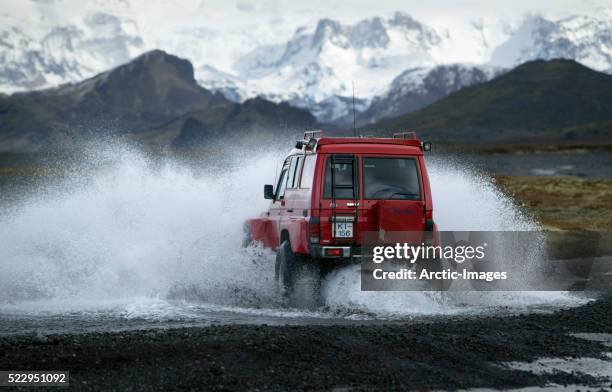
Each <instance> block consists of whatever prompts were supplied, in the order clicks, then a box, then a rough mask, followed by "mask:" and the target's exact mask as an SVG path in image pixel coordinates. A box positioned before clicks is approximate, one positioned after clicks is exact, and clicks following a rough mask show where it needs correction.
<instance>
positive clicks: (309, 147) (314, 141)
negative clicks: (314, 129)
mask: <svg viewBox="0 0 612 392" xmlns="http://www.w3.org/2000/svg"><path fill="white" fill-rule="evenodd" d="M316 146H317V139H315V138H314V137H313V138H310V140H309V141H308V144H306V149H307V150H314V149H315V147H316Z"/></svg>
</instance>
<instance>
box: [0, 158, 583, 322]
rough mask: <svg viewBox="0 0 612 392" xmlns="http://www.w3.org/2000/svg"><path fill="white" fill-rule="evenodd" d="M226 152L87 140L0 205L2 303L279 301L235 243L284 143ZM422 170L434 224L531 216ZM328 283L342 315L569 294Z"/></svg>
mask: <svg viewBox="0 0 612 392" xmlns="http://www.w3.org/2000/svg"><path fill="white" fill-rule="evenodd" d="M229 156H231V157H232V158H231V159H230V160H228V161H225V162H217V163H216V164H214V165H211V166H209V167H207V168H205V169H203V170H199V171H198V170H193V169H192V168H188V167H186V166H184V165H181V164H178V163H176V162H171V161H166V162H162V163H160V162H156V161H152V160H149V159H147V157H146V155H144V154H142V153H139V152H137V151H134V150H132V149H130V148H126V147H121V146H120V147H117V146H110V147H106V148H96V149H93V150H90V151H88V153H87V154H85V155H84V156H83V158H82V162H81V163H80V165H79V167H81V168H84V169H82V170H81V171H75V172H73V173H72V175H71V178H69V179H67V180H65V181H62V182H61V184H59V185H56V186H42V187H40V188H39V189H38V191H37V192H36V193H35V194H33V195H31V196H30V197H28V198H25V199H24V200H23V202H22V203H20V204H19V205H18V206H16V207H13V208H10V209H5V210H4V211H1V212H0V239H1V241H2V243H1V246H0V260H1V263H0V312H5V313H6V312H19V311H23V312H26V313H28V312H36V311H37V309H38V310H39V311H40V310H44V309H49V308H51V309H55V310H56V311H59V310H60V309H63V308H65V309H66V310H67V311H74V306H77V307H78V305H75V303H80V304H83V305H82V307H83V308H84V309H91V307H92V304H95V303H100V304H102V305H101V306H102V307H103V308H104V309H112V312H115V313H118V314H119V315H120V316H121V317H130V316H129V315H130V314H138V315H143V314H146V313H147V309H148V308H147V307H150V313H151V314H155V315H158V314H159V313H160V312H161V313H164V314H169V315H170V317H172V316H171V315H172V314H173V313H172V312H173V311H172V309H174V310H175V311H176V312H177V314H185V309H186V306H187V305H185V304H186V303H187V304H194V303H195V304H207V305H210V306H230V307H235V308H237V309H241V311H244V310H245V309H249V311H250V310H251V309H268V310H269V309H279V301H278V298H277V296H276V294H275V290H274V288H275V285H274V282H273V281H272V280H273V264H274V255H273V253H272V252H271V251H269V250H264V249H261V248H257V247H254V248H249V249H247V250H243V249H241V247H240V243H241V239H242V231H241V230H242V222H243V221H244V220H245V219H246V218H248V217H252V216H257V214H259V213H261V212H263V211H265V209H266V208H267V202H266V201H265V200H264V199H263V197H262V195H261V188H262V184H264V183H271V182H272V181H273V177H274V172H275V170H276V169H277V162H278V161H279V160H280V159H282V155H281V154H279V153H276V152H269V153H256V154H254V153H250V154H248V155H246V154H240V153H234V154H230V155H229ZM429 171H430V178H431V182H432V191H433V194H434V203H435V211H436V216H435V218H436V220H437V222H438V224H439V226H440V227H441V229H446V230H476V229H480V230H485V229H486V230H526V229H533V228H535V227H537V224H536V223H535V222H533V221H531V220H529V219H528V218H526V217H525V216H524V215H523V214H522V213H521V212H520V211H519V210H518V209H517V208H516V207H515V206H514V204H513V203H512V202H511V200H509V199H508V198H507V197H505V196H504V195H502V194H501V193H500V192H499V191H498V190H497V189H496V188H495V186H494V185H493V184H492V183H490V182H488V181H486V180H484V179H483V178H482V177H481V176H477V175H474V174H470V172H466V171H465V170H464V169H462V168H461V167H458V166H456V165H446V164H444V162H443V161H436V162H432V163H431V165H430V169H429ZM457 205H460V206H461V208H457ZM324 291H325V293H326V298H327V305H328V307H330V308H331V311H332V313H333V314H341V315H346V316H354V315H355V314H365V315H373V317H376V316H393V315H396V316H400V317H401V316H404V315H410V314H452V313H456V312H462V311H466V309H468V310H469V304H470V303H471V304H473V305H474V306H475V307H491V306H509V304H515V305H517V304H518V305H521V306H522V305H525V304H530V303H539V302H541V303H548V302H551V301H553V302H554V301H561V302H564V301H565V302H567V301H573V299H570V298H569V296H566V295H565V296H564V295H562V294H551V295H549V296H547V297H542V296H541V295H538V296H535V297H534V296H523V297H520V295H519V294H516V293H515V294H508V295H507V296H505V297H503V298H499V299H498V300H497V302H496V300H495V299H491V298H494V297H492V296H490V295H489V294H487V297H486V299H485V298H484V297H482V296H480V295H478V294H472V297H475V298H472V299H471V300H469V301H467V302H468V306H467V307H466V305H465V303H464V302H465V298H462V299H461V301H464V302H461V301H457V300H453V299H452V298H449V297H448V296H443V295H441V294H431V293H422V292H412V293H367V292H361V291H360V290H359V286H358V274H356V273H355V272H354V271H352V270H351V269H350V268H347V269H342V270H339V271H337V272H336V273H334V274H332V275H330V276H329V278H328V279H327V280H326V281H325V282H324ZM142 298H152V299H155V300H153V301H142V300H140V299H142ZM517 298H523V299H521V300H517ZM75 300H78V301H77V302H75ZM158 300H159V301H162V302H163V303H164V304H166V305H160V303H159V301H158ZM113 301H116V302H117V303H121V304H123V305H121V307H120V310H117V309H116V308H113V307H112V306H110V307H109V306H108V303H109V302H113ZM32 304H38V305H32ZM189 306H191V305H189ZM353 310H354V311H353ZM326 312H328V311H326ZM334 312H335V313H334ZM126 315H127V316H126ZM162 318H163V317H162Z"/></svg>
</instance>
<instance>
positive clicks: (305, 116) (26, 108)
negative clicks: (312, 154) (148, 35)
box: [0, 50, 315, 150]
mask: <svg viewBox="0 0 612 392" xmlns="http://www.w3.org/2000/svg"><path fill="white" fill-rule="evenodd" d="M254 101H256V102H257V103H256V104H255V103H253V102H245V103H244V104H243V105H240V104H236V103H233V102H230V101H228V100H227V99H225V98H224V97H223V95H222V94H221V93H211V92H210V91H208V90H206V89H205V88H203V87H201V86H199V85H198V84H197V83H196V81H195V79H194V71H193V66H192V65H191V63H190V62H189V61H187V60H184V59H180V58H178V57H176V56H173V55H170V54H167V53H165V52H162V51H160V50H155V51H151V52H148V53H145V54H143V55H141V56H139V57H137V58H136V59H134V60H133V61H131V62H129V63H127V64H124V65H121V66H119V67H116V68H114V69H112V70H110V71H107V72H104V73H101V74H99V75H97V76H95V77H93V78H90V79H87V80H85V81H83V82H80V83H75V84H69V85H63V86H61V87H58V88H54V89H48V90H42V91H35V92H28V93H16V94H13V95H10V96H6V95H4V96H0V150H38V149H45V148H59V147H65V146H70V145H72V144H75V143H78V142H80V141H81V140H83V139H86V138H90V137H96V136H100V135H127V136H128V137H130V138H133V139H137V140H140V139H142V140H143V141H145V142H153V143H157V142H161V141H163V142H165V143H173V140H172V137H171V135H170V136H166V137H164V135H161V134H160V133H161V132H162V131H164V130H167V131H169V130H171V129H173V128H172V126H171V125H172V124H183V122H185V121H186V120H187V119H189V118H193V119H194V120H196V121H199V122H200V123H202V124H203V125H204V127H203V128H202V127H201V129H202V130H206V131H207V132H209V131H210V130H214V132H216V135H217V136H223V135H224V134H225V132H224V131H225V130H227V129H228V127H230V126H234V125H235V124H240V125H241V126H242V128H241V129H243V130H246V131H249V130H255V129H258V127H259V128H261V127H262V126H264V125H265V126H270V127H273V128H274V129H275V130H276V129H279V128H282V127H284V126H286V125H289V124H293V122H294V121H296V125H299V126H302V125H304V124H306V123H307V124H310V125H312V124H314V123H315V121H314V120H313V118H312V116H310V114H309V113H308V112H306V111H303V110H300V109H295V108H290V107H288V105H286V104H280V105H279V104H274V103H271V102H268V101H264V100H254ZM260 106H261V107H265V110H260ZM190 113H193V114H190ZM220 113H224V115H221V114H220ZM236 113H238V114H236ZM230 119H232V121H229V120H230ZM190 124H191V125H189V124H188V125H187V126H186V128H185V129H186V130H185V132H186V133H187V135H189V134H190V133H194V132H196V128H197V127H195V126H194V124H195V123H194V122H193V121H191V122H190ZM181 127H183V125H181ZM181 129H182V128H181ZM150 135H155V136H156V138H154V139H150ZM174 136H178V133H177V134H176V135H174ZM189 139H191V137H187V136H182V137H181V139H180V140H179V141H178V142H177V144H178V145H181V146H183V147H186V146H187V141H188V140H189ZM196 139H197V138H196ZM194 140H195V139H194Z"/></svg>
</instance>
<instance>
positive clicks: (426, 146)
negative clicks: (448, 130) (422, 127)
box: [422, 142, 431, 151]
mask: <svg viewBox="0 0 612 392" xmlns="http://www.w3.org/2000/svg"><path fill="white" fill-rule="evenodd" d="M422 146H423V151H431V142H423V143H422Z"/></svg>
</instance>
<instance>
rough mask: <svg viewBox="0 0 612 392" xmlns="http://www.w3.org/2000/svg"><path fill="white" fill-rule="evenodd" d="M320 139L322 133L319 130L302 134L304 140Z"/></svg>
mask: <svg viewBox="0 0 612 392" xmlns="http://www.w3.org/2000/svg"><path fill="white" fill-rule="evenodd" d="M321 137H323V131H321V130H318V131H307V132H304V140H310V139H313V138H314V139H316V138H321Z"/></svg>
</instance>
